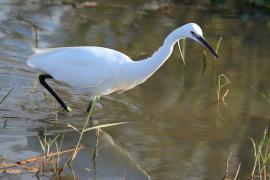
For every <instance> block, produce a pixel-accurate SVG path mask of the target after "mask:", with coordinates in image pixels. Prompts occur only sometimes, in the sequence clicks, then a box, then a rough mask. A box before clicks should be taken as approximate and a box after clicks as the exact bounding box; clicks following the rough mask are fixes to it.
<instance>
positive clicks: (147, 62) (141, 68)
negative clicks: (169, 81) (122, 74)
mask: <svg viewBox="0 0 270 180" xmlns="http://www.w3.org/2000/svg"><path fill="white" fill-rule="evenodd" d="M181 32H182V31H181V29H180V28H179V29H176V30H174V31H173V32H171V33H170V34H169V35H168V36H167V38H166V39H165V41H164V43H163V45H162V46H161V47H160V48H159V49H158V50H157V51H156V52H155V53H154V54H153V55H152V56H151V57H149V58H147V59H144V60H140V61H136V62H135V63H136V64H137V66H136V68H135V69H134V70H135V71H136V76H135V77H137V78H136V81H137V84H140V83H143V82H144V81H145V80H146V79H148V78H149V77H150V76H151V75H152V74H154V73H155V72H156V71H157V70H158V69H159V68H160V67H161V66H162V65H163V64H164V62H165V61H166V60H167V59H168V58H169V57H170V55H171V54H172V51H173V46H174V45H175V43H176V42H177V41H178V40H180V39H182V38H183V37H182V36H181V34H182V33H181Z"/></svg>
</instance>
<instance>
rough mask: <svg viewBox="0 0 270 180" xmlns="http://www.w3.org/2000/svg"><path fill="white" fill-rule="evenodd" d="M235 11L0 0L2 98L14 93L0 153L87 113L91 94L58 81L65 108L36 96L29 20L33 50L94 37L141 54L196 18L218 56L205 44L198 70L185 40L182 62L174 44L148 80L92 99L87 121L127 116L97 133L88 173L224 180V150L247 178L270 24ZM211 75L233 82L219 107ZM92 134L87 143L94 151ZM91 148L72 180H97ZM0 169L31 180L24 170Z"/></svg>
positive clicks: (24, 148) (261, 111) (2, 122)
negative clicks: (30, 64)
mask: <svg viewBox="0 0 270 180" xmlns="http://www.w3.org/2000/svg"><path fill="white" fill-rule="evenodd" d="M151 7H152V6H151ZM236 9H237V8H235V5H234V4H231V6H230V9H227V8H226V7H223V6H219V7H215V6H212V5H209V3H208V1H203V2H202V3H201V4H200V5H197V4H195V3H194V4H193V3H183V4H181V3H179V4H174V5H173V6H172V7H170V8H169V11H170V12H169V13H162V12H159V11H152V10H151V8H149V6H148V5H147V4H146V3H145V1H129V2H126V1H121V0H119V1H108V2H106V3H104V2H103V3H102V2H99V4H98V6H96V7H84V8H80V7H79V8H76V9H73V8H72V7H71V6H68V5H58V4H54V5H52V4H50V5H46V4H44V2H43V1H31V0H25V1H22V0H14V1H8V0H2V1H1V2H0V58H1V59H0V80H1V84H0V89H1V91H0V95H1V96H2V95H4V94H5V93H6V92H8V91H9V90H10V89H14V90H13V92H12V93H11V94H10V96H9V97H8V98H7V100H6V101H5V102H4V103H3V104H1V105H0V117H1V118H0V155H1V156H5V158H6V160H7V161H11V162H16V161H19V160H22V159H26V158H29V157H32V156H37V155H41V154H42V149H41V147H40V145H39V142H38V138H37V136H38V135H42V134H44V132H45V131H46V132H47V134H49V135H50V136H55V135H56V134H58V133H61V132H63V131H64V130H67V129H69V128H67V127H66V126H65V124H67V123H72V124H75V125H82V124H83V123H84V120H85V117H86V113H85V108H86V106H87V103H88V98H87V96H85V95H82V94H79V93H78V92H76V91H74V90H72V89H70V88H68V87H65V86H63V85H59V84H55V83H54V85H55V86H54V87H55V89H56V91H57V92H59V94H61V96H62V97H63V99H64V100H65V101H66V102H68V104H69V105H70V106H71V107H72V108H73V112H71V113H65V112H62V110H61V108H60V107H56V108H55V101H54V100H53V99H51V98H48V99H46V98H45V96H44V95H43V90H44V88H43V87H41V86H40V85H39V84H38V82H37V75H38V73H36V72H34V71H33V70H32V69H30V68H29V67H27V65H26V60H27V57H28V56H30V55H31V53H32V46H33V45H34V40H33V31H32V26H33V25H34V26H37V27H38V28H39V29H40V30H39V31H38V34H39V43H38V46H39V47H41V48H48V47H59V46H79V45H80V46H81V45H98V46H105V47H109V48H113V49H116V50H119V51H121V52H123V53H126V54H127V55H129V56H130V57H132V58H134V59H140V55H141V54H143V55H146V56H147V55H151V54H152V53H153V52H154V51H155V50H156V49H157V48H158V47H159V46H160V45H161V44H162V41H163V39H164V38H165V37H166V35H167V34H168V33H169V32H170V31H172V30H173V29H175V28H177V27H179V26H180V25H182V24H184V23H187V22H196V23H198V24H200V25H201V27H202V28H203V31H204V34H205V38H206V39H207V40H208V41H209V42H210V44H212V45H215V44H217V42H218V40H219V37H220V36H222V37H223V40H222V42H221V47H220V50H219V56H220V59H219V60H218V61H217V62H216V63H215V61H214V60H213V58H212V57H211V55H210V54H209V53H208V52H207V61H206V62H207V63H206V64H207V66H206V70H205V72H204V73H203V68H202V67H203V61H202V51H203V48H202V47H201V46H199V45H198V44H196V43H194V42H192V41H190V40H187V41H186V63H187V64H186V66H185V67H184V66H183V63H182V61H181V59H180V56H179V52H178V50H177V47H175V51H174V53H173V54H172V56H171V57H170V59H169V60H168V61H167V62H166V63H165V64H164V65H163V66H162V67H161V68H160V70H158V71H157V72H156V73H155V74H154V75H153V76H152V77H151V78H150V79H149V80H147V81H146V82H145V83H144V84H142V85H140V86H138V87H135V88H134V89H132V90H130V91H127V92H124V93H121V94H113V95H110V96H106V97H103V98H101V99H100V100H98V103H97V106H96V108H95V113H94V117H93V119H94V121H95V122H96V123H97V124H104V123H111V122H119V121H127V122H135V124H134V123H131V124H128V125H123V126H118V127H111V128H107V129H104V130H105V132H104V137H106V138H105V140H104V141H102V143H103V145H102V148H101V149H102V152H101V154H100V156H98V161H97V163H98V165H97V168H96V171H97V172H96V177H97V179H105V178H115V179H117V178H120V177H122V178H124V177H127V178H128V179H142V178H146V179H147V178H148V175H149V176H150V177H151V178H152V179H221V178H222V177H223V176H224V172H225V169H226V161H227V158H228V156H229V154H230V153H231V152H232V157H231V161H230V169H231V171H232V172H235V171H236V167H237V164H238V163H239V162H241V163H242V167H241V171H240V178H244V179H245V178H247V177H248V176H249V173H250V172H251V166H252V162H251V159H252V158H251V156H252V145H251V142H250V140H249V139H248V137H254V138H255V139H258V138H259V137H260V136H261V135H262V133H263V130H264V129H265V128H266V126H267V123H268V119H269V104H267V103H266V102H265V101H264V100H263V99H262V98H260V97H259V96H258V95H257V94H256V93H255V92H254V91H253V90H252V88H254V89H257V90H260V91H264V92H265V93H269V91H270V81H269V78H268V77H269V75H270V71H269V66H270V61H269V57H270V51H269V47H270V36H269V31H270V27H269V26H268V25H267V22H266V20H264V18H263V17H259V18H258V17H257V16H254V17H252V16H251V18H249V19H247V20H245V21H243V18H242V17H246V16H247V15H245V14H243V12H241V11H238V10H236ZM31 24H32V25H31ZM219 74H225V75H226V76H227V77H228V78H229V80H230V81H231V83H230V84H229V85H228V86H227V87H226V88H228V89H229V93H228V95H227V96H226V98H225V103H222V102H221V103H218V104H217V103H216V101H217V100H216V99H217V95H216V79H217V77H218V75H219ZM222 93H224V92H222ZM67 134H68V135H67V136H66V137H65V141H64V144H65V147H74V143H75V142H76V139H77V137H76V133H71V132H70V133H67ZM93 137H94V135H91V134H89V135H87V136H86V137H85V139H84V144H85V145H87V146H89V147H90V149H91V148H92V149H93V148H94V140H93ZM91 156H92V155H91V153H88V152H83V153H80V155H79V157H78V159H77V160H76V161H75V164H76V165H75V166H74V167H76V168H75V170H74V172H75V174H76V176H77V177H81V178H94V175H93V174H94V173H93V171H92V170H93V166H92V164H91V163H92V162H91ZM86 168H88V170H87V169H86ZM89 169H90V170H89ZM232 172H231V173H232ZM121 173H122V174H121ZM71 174H72V173H71V172H66V173H65V177H67V178H72V175H71ZM0 177H6V178H14V179H16V178H18V179H29V178H33V179H36V176H35V175H32V174H30V173H24V174H22V175H18V176H15V177H14V175H1V176H0ZM48 178H50V176H49V175H48Z"/></svg>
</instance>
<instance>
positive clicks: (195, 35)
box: [192, 32, 218, 59]
mask: <svg viewBox="0 0 270 180" xmlns="http://www.w3.org/2000/svg"><path fill="white" fill-rule="evenodd" d="M192 35H193V36H194V37H195V38H196V39H197V40H198V41H199V42H201V43H202V45H204V46H205V47H206V48H207V49H209V51H210V52H211V53H212V54H213V55H214V56H215V58H216V59H218V55H217V53H216V51H215V50H214V49H213V48H212V47H211V46H210V45H209V43H208V42H207V41H206V40H205V39H204V38H203V37H202V36H200V35H198V34H196V33H194V32H193V33H192Z"/></svg>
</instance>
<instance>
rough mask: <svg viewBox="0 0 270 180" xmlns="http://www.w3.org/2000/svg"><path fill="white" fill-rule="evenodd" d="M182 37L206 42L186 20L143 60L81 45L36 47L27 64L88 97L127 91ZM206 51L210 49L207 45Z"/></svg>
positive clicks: (169, 51) (165, 55)
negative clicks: (50, 47) (39, 48)
mask: <svg viewBox="0 0 270 180" xmlns="http://www.w3.org/2000/svg"><path fill="white" fill-rule="evenodd" d="M193 33H195V36H194V34H193ZM193 36H194V37H193ZM196 36H198V37H196ZM186 37H187V38H192V39H194V40H195V41H198V42H200V41H204V42H200V43H202V44H204V43H206V41H205V40H204V39H203V38H202V31H201V29H200V27H199V26H198V25H196V24H194V23H189V24H186V25H184V26H182V27H180V28H178V29H176V30H175V31H173V32H172V33H170V34H169V35H168V36H167V38H166V39H165V41H164V43H163V45H162V46H161V47H160V48H159V49H158V51H156V52H155V53H154V54H153V55H152V56H151V57H149V58H147V59H144V60H139V61H133V60H131V59H130V58H129V57H128V56H127V55H125V54H123V53H121V52H118V51H116V50H113V49H108V48H103V47H97V46H83V47H62V48H52V49H45V50H37V51H36V54H35V55H33V56H31V57H30V58H29V60H28V61H27V64H28V65H29V66H31V67H32V68H34V69H38V70H41V71H42V72H43V73H45V74H47V75H49V76H50V77H52V78H53V79H55V80H56V81H59V82H62V83H65V84H67V85H69V86H71V87H73V88H77V89H81V90H84V91H86V92H88V94H89V96H90V100H92V99H93V97H94V96H102V95H105V94H110V93H112V92H115V91H124V90H128V89H131V88H133V87H134V86H136V85H138V84H140V83H143V82H144V81H145V80H146V79H148V78H149V77H150V76H151V75H152V74H153V73H154V72H155V71H156V70H157V69H158V68H159V67H160V66H161V65H162V64H163V63H164V62H165V61H166V60H167V59H168V58H169V56H170V55H171V53H172V50H173V46H174V44H175V43H176V42H177V41H178V40H179V39H182V38H186ZM196 38H197V39H196ZM199 38H202V40H201V39H199ZM204 45H206V46H208V48H209V47H210V46H209V45H208V44H207V43H206V44H204ZM210 50H211V52H212V51H213V49H212V48H211V47H210ZM212 53H214V52H212ZM215 55H216V54H215ZM43 83H44V82H43ZM60 104H61V103H60Z"/></svg>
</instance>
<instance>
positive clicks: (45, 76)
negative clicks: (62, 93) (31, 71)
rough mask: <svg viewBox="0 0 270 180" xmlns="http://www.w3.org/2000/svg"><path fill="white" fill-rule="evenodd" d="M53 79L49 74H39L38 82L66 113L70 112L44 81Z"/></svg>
mask: <svg viewBox="0 0 270 180" xmlns="http://www.w3.org/2000/svg"><path fill="white" fill-rule="evenodd" d="M47 78H51V79H52V78H53V77H52V76H51V75H49V74H41V75H39V82H40V83H41V84H42V85H43V86H44V87H45V88H46V89H47V90H48V91H49V92H50V93H51V95H53V97H54V98H55V99H56V100H57V102H58V103H59V104H60V105H61V106H62V107H63V108H64V109H65V110H66V111H67V112H69V111H71V109H70V108H69V107H68V106H67V105H66V104H65V103H64V101H63V100H62V99H61V98H60V97H59V96H58V95H57V94H56V93H55V92H54V90H53V89H52V88H51V87H50V86H49V85H48V84H47V83H46V81H45V79H47Z"/></svg>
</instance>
